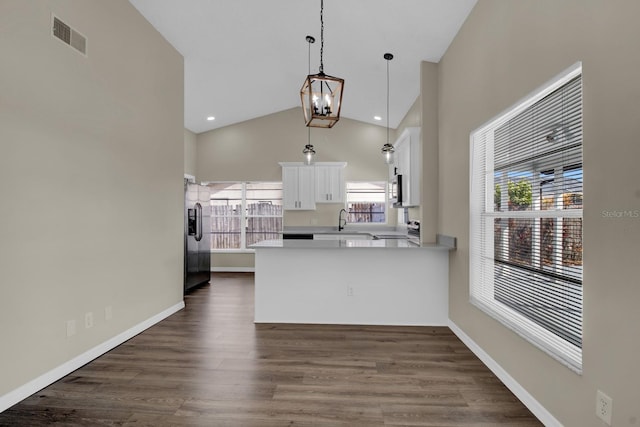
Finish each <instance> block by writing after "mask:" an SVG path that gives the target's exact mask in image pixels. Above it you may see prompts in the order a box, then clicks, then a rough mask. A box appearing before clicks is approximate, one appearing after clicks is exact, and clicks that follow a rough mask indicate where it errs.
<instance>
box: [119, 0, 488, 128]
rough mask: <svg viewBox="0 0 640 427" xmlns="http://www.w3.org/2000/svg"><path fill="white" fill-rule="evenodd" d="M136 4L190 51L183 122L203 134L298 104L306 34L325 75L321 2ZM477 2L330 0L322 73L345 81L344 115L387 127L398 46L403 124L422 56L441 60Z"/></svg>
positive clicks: (395, 119) (394, 116) (395, 108)
mask: <svg viewBox="0 0 640 427" xmlns="http://www.w3.org/2000/svg"><path fill="white" fill-rule="evenodd" d="M130 2H131V3H132V4H133V5H134V7H136V8H137V9H138V10H139V11H140V12H141V13H142V15H144V16H145V18H146V19H147V20H148V21H149V22H150V23H151V24H152V25H153V26H154V27H155V28H156V29H157V30H158V31H159V32H160V33H161V34H162V35H163V36H164V37H165V39H166V40H167V41H168V42H169V43H171V44H172V45H173V46H174V47H175V48H176V49H177V50H178V51H179V52H180V53H181V54H182V55H183V56H184V64H185V117H184V121H185V127H186V128H187V129H189V130H191V131H193V132H195V133H201V132H206V131H208V130H211V129H215V128H219V127H222V126H227V125H230V124H233V123H238V122H242V121H245V120H249V119H252V118H255V117H260V116H264V115H267V114H271V113H275V112H278V111H282V110H286V109H289V108H293V107H296V106H299V105H300V88H301V86H302V83H303V81H304V79H305V77H306V75H307V74H308V71H309V70H308V67H309V61H308V52H309V51H308V43H307V42H306V40H305V37H306V36H307V35H312V36H313V37H315V39H316V42H315V43H314V44H312V45H311V73H312V74H313V73H316V72H317V71H318V66H319V64H320V44H321V43H320V0H272V1H262V0H130ZM475 3H476V0H326V1H324V54H323V58H324V71H325V73H327V74H329V75H333V76H337V77H341V78H344V79H345V86H344V97H343V107H342V116H343V117H348V118H350V119H354V120H359V121H363V122H367V123H372V124H376V125H380V126H386V122H387V117H386V106H387V98H386V96H387V92H386V79H387V74H386V60H385V59H384V58H383V55H384V53H386V52H390V53H392V54H393V55H394V59H393V60H392V61H391V62H390V63H389V70H390V72H389V79H390V96H389V108H390V114H389V125H390V127H392V128H395V127H397V126H398V124H399V122H400V120H401V119H402V118H403V117H404V115H405V114H406V112H407V111H408V109H409V108H410V107H411V105H412V104H413V102H414V101H415V99H416V98H417V96H418V94H419V88H420V62H421V61H430V62H438V61H439V60H440V58H441V57H442V55H443V54H444V52H445V51H446V49H447V47H448V46H449V44H450V43H451V41H452V40H453V38H454V37H455V35H456V33H457V32H458V30H459V29H460V27H461V25H462V23H463V22H464V20H465V19H466V17H467V16H468V14H469V12H470V11H471V9H472V8H473V6H474V5H475ZM209 116H213V117H215V120H211V121H209V120H207V117H209ZM374 116H379V117H380V118H381V120H380V121H376V120H375V119H374ZM300 121H301V122H302V121H303V118H302V113H301V114H300ZM337 126H339V124H338V125H337Z"/></svg>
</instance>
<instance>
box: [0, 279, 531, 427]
mask: <svg viewBox="0 0 640 427" xmlns="http://www.w3.org/2000/svg"><path fill="white" fill-rule="evenodd" d="M185 302H186V308H185V309H184V310H182V311H180V312H178V313H176V314H174V315H173V316H171V317H169V318H168V319H166V320H164V321H162V322H161V323H159V324H157V325H155V326H153V327H152V328H150V329H148V330H147V331H145V332H144V333H142V334H140V335H138V336H136V337H135V338H133V339H131V340H129V341H128V342H126V343H124V344H122V345H121V346H119V347H117V348H115V349H114V350H112V351H110V352H109V353H107V354H105V355H103V356H102V357H100V358H98V359H96V360H94V361H93V362H91V363H89V364H88V365H86V366H84V367H82V368H80V369H78V370H77V371H75V372H73V373H72V374H70V375H68V376H67V377H65V378H63V379H61V380H60V381H58V382H56V383H55V384H52V385H51V386H49V387H47V388H45V389H44V390H41V391H40V392H38V393H36V394H34V395H33V396H31V397H29V398H27V399H25V400H24V401H23V402H21V403H19V404H17V405H15V406H14V407H12V408H10V409H8V410H6V411H5V412H3V413H1V414H0V425H1V426H40V425H52V424H54V425H55V424H57V425H64V426H75V425H77V426H90V425H110V426H120V425H124V426H169V425H175V426H181V425H190V426H242V427H245V426H248V427H251V426H260V427H272V426H278V427H279V426H315V427H329V426H354V427H355V426H367V427H375V426H474V427H477V426H496V425H500V426H539V425H541V424H540V423H539V422H538V421H537V420H536V419H535V417H533V415H532V414H531V413H530V412H529V411H528V410H527V409H526V408H525V407H524V406H523V405H522V404H521V403H520V402H519V401H518V400H517V399H516V398H515V397H514V396H513V394H511V392H509V390H507V388H506V387H505V386H504V385H502V384H501V383H500V381H499V380H498V379H497V378H496V377H495V376H494V375H493V374H492V373H491V372H490V371H489V370H488V369H487V368H486V367H485V366H484V365H483V364H482V362H480V360H479V359H478V358H476V357H475V356H474V355H473V354H472V353H471V352H470V351H469V350H468V349H467V348H466V347H465V346H464V345H463V344H462V342H460V341H459V340H458V339H457V338H456V336H455V335H454V334H453V333H452V332H451V331H450V330H449V329H448V328H441V327H370V326H367V327H359V326H318V325H254V324H253V275H251V274H214V275H213V278H212V284H211V285H210V286H204V287H202V288H199V289H196V290H195V291H193V292H192V293H190V294H189V295H187V297H186V298H185Z"/></svg>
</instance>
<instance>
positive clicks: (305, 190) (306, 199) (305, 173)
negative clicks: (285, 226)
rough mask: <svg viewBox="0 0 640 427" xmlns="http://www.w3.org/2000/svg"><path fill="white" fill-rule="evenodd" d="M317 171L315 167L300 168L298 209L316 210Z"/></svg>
mask: <svg viewBox="0 0 640 427" xmlns="http://www.w3.org/2000/svg"><path fill="white" fill-rule="evenodd" d="M315 195H316V193H315V170H314V167H313V166H301V167H299V168H298V201H299V203H298V209H304V210H312V209H315V208H316V197H315Z"/></svg>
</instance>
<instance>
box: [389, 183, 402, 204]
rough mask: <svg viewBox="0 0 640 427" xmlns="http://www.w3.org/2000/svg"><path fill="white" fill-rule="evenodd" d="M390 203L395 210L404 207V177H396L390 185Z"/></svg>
mask: <svg viewBox="0 0 640 427" xmlns="http://www.w3.org/2000/svg"><path fill="white" fill-rule="evenodd" d="M389 202H390V203H391V206H393V207H394V208H401V207H402V175H394V177H393V179H392V180H391V182H390V183H389Z"/></svg>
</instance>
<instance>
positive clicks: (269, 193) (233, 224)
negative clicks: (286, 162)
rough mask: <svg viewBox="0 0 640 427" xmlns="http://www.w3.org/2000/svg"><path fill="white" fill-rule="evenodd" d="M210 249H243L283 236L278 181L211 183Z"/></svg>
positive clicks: (280, 186) (280, 185)
mask: <svg viewBox="0 0 640 427" xmlns="http://www.w3.org/2000/svg"><path fill="white" fill-rule="evenodd" d="M207 185H208V187H209V188H210V190H211V249H212V250H214V251H231V252H233V251H243V250H248V249H249V246H251V245H253V244H254V243H258V242H261V241H263V240H274V239H281V238H282V183H281V182H211V183H208V184H207Z"/></svg>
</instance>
